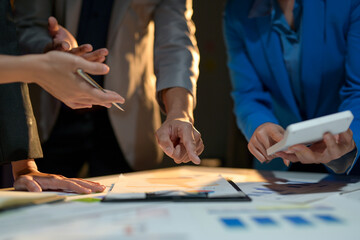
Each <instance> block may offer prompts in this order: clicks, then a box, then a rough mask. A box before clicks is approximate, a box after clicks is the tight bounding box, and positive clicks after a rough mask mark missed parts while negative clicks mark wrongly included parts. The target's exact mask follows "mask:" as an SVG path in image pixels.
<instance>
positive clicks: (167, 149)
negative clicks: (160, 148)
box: [164, 147, 173, 156]
mask: <svg viewBox="0 0 360 240" xmlns="http://www.w3.org/2000/svg"><path fill="white" fill-rule="evenodd" d="M164 151H165V153H166V154H167V155H169V156H172V154H173V149H172V148H171V147H167V148H165V150H164Z"/></svg>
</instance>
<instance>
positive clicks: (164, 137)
mask: <svg viewBox="0 0 360 240" xmlns="http://www.w3.org/2000/svg"><path fill="white" fill-rule="evenodd" d="M163 127H164V126H163ZM163 127H162V128H160V129H159V130H158V131H157V132H156V138H157V140H158V144H159V146H160V148H161V149H162V150H163V151H164V152H165V154H166V155H168V156H169V157H172V156H173V155H174V151H175V149H174V144H173V142H172V141H171V139H170V135H169V134H167V133H166V131H164V130H163Z"/></svg>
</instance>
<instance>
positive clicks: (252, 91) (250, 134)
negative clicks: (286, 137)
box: [224, 1, 284, 162]
mask: <svg viewBox="0 0 360 240" xmlns="http://www.w3.org/2000/svg"><path fill="white" fill-rule="evenodd" d="M244 4H245V5H246V4H249V3H247V2H246V1H245V2H242V1H229V2H228V5H227V7H226V10H225V15H224V30H225V31H224V35H225V43H226V48H227V55H228V67H229V71H230V79H231V84H232V92H231V96H232V98H233V100H234V113H235V116H236V122H237V125H238V127H239V128H240V130H241V131H242V133H243V134H244V136H245V137H246V139H247V140H248V141H249V144H248V149H249V151H250V152H251V153H252V154H253V155H254V156H255V157H256V158H257V159H258V160H259V161H261V162H265V161H269V160H271V159H273V156H268V155H267V153H266V149H267V148H268V147H270V146H271V145H272V144H275V143H276V142H278V141H280V140H281V139H282V137H283V132H284V130H283V128H282V127H281V126H279V123H278V120H277V119H276V117H275V115H274V113H273V107H272V100H271V95H270V93H269V92H267V91H265V90H264V89H265V87H264V85H263V83H262V81H261V79H260V77H259V76H258V74H257V72H256V71H255V69H254V66H253V64H256V62H252V61H250V60H249V57H248V55H247V52H246V46H245V39H246V36H245V35H244V30H243V26H242V22H241V18H240V17H239V16H240V15H241V14H247V13H244V12H245V10H244V9H247V8H246V7H245V8H244V6H243V5H244ZM240 11H243V12H242V13H240ZM239 14H240V15H239ZM243 17H245V16H243ZM245 18H247V15H246V17H245Z"/></svg>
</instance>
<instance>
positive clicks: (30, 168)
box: [11, 159, 38, 180]
mask: <svg viewBox="0 0 360 240" xmlns="http://www.w3.org/2000/svg"><path fill="white" fill-rule="evenodd" d="M11 165H12V171H13V176H14V179H15V180H16V179H17V178H18V177H19V176H21V175H24V174H27V173H29V172H34V171H37V170H38V169H37V166H36V163H35V161H34V159H26V160H20V161H14V162H11Z"/></svg>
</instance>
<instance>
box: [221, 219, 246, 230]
mask: <svg viewBox="0 0 360 240" xmlns="http://www.w3.org/2000/svg"><path fill="white" fill-rule="evenodd" d="M220 220H221V222H222V223H223V224H224V225H225V226H226V227H228V228H245V224H244V223H243V222H242V221H240V219H238V218H221V219H220Z"/></svg>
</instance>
